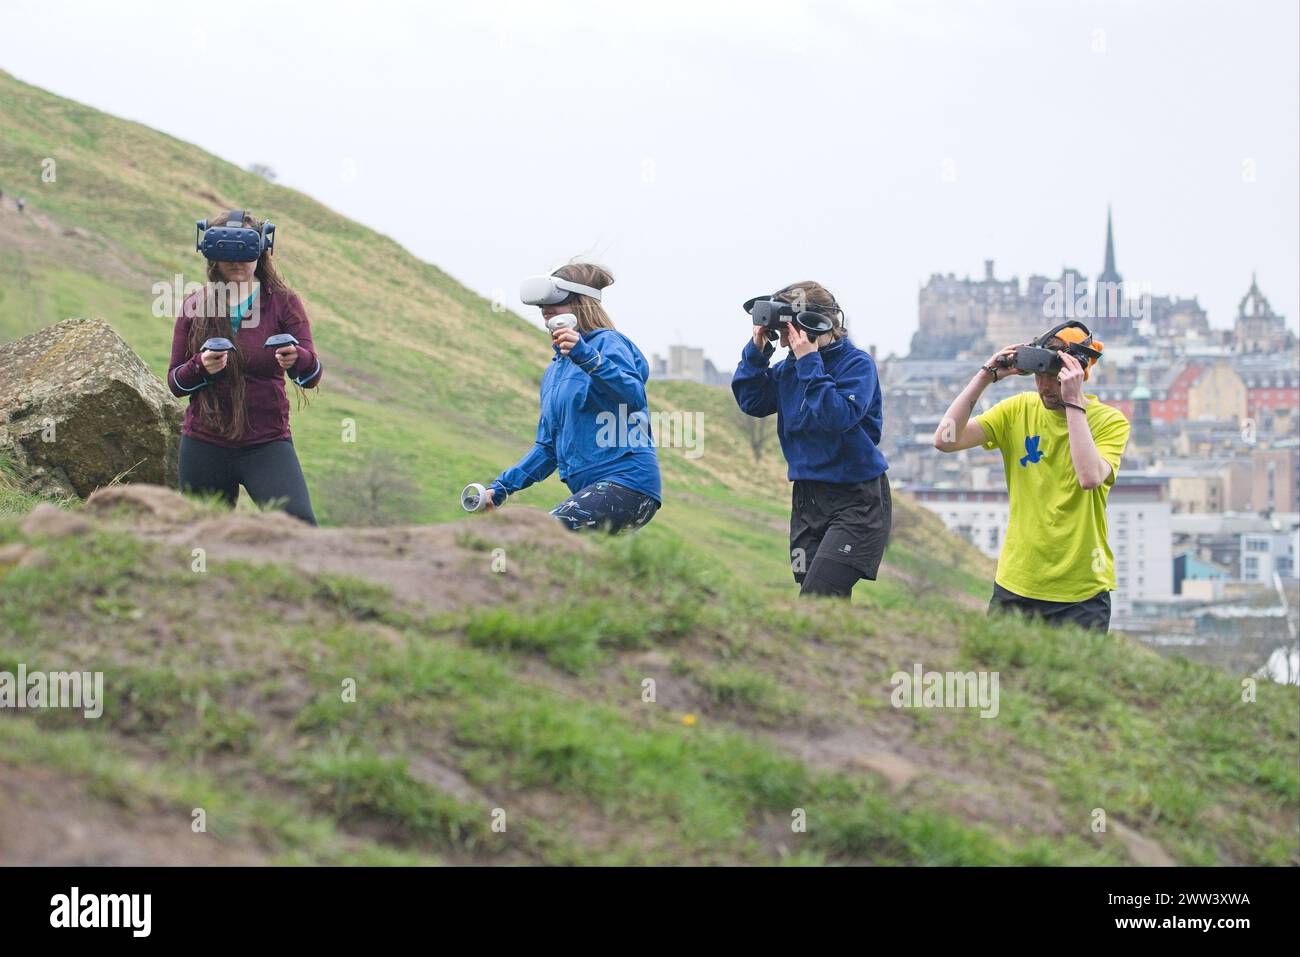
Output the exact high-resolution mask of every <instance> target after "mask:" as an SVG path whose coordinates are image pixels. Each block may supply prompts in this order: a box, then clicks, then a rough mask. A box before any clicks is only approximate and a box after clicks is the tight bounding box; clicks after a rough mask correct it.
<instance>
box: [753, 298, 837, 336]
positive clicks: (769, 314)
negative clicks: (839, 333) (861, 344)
mask: <svg viewBox="0 0 1300 957" xmlns="http://www.w3.org/2000/svg"><path fill="white" fill-rule="evenodd" d="M789 291H790V287H789V286H786V287H785V288H784V289H778V290H777V291H776V292H774V293H772V295H770V296H755V297H754V298H753V299H747V300H746V301H745V311H746V312H747V313H749V317H750V319H752V320H753V322H754V325H756V326H762V327H764V328H765V329H766V330H767V341H768V342H775V341H776V340H777V339H778V338H780V335H781V326H782V325H783V324H786V323H791V322H793V323H794V324H795V325H796V326H798V327H799V328H800V329H802V330H803V331H804V332H806V333H807V334H808V337H809V338H810V339H816V338H817V337H818V336H820V335H823V334H825V333H827V332H830V331H831V330H832V329H833V328H835V315H836V314H837V313H838V314H839V317H840V321H841V322H843V320H844V310H843V309H841V308H840V304H839V303H838V302H835V300H834V297H832V298H831V305H829V306H821V305H817V304H815V303H807V302H800V303H792V302H785V301H784V300H781V299H778V298H777V297H778V296H782V295H784V294H785V293H787V292H789Z"/></svg>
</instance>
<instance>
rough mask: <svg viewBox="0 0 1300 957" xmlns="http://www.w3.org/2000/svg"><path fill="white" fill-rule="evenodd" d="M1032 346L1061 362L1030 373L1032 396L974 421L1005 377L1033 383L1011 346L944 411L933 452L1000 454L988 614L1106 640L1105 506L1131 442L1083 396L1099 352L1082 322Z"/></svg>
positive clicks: (1125, 430)
mask: <svg viewBox="0 0 1300 957" xmlns="http://www.w3.org/2000/svg"><path fill="white" fill-rule="evenodd" d="M1035 346H1038V347H1041V349H1047V350H1051V351H1054V352H1056V354H1057V356H1059V362H1058V361H1057V360H1052V362H1051V365H1050V366H1049V367H1048V368H1047V369H1045V370H1036V371H1035V372H1034V379H1035V382H1036V384H1037V386H1038V391H1037V393H1036V394H1035V393H1033V392H1022V393H1020V394H1019V395H1013V396H1011V397H1010V398H1007V399H1003V400H1002V401H1001V402H999V403H998V404H997V405H995V406H994V407H993V408H991V409H989V411H987V412H985V413H984V414H983V415H980V416H977V417H976V418H975V419H974V421H971V419H970V416H971V413H973V412H974V410H975V403H976V401H977V400H978V399H979V397H980V395H981V394H982V393H983V392H984V389H985V388H987V387H988V385H989V384H990V383H992V382H996V381H997V380H998V379H999V378H1001V377H1003V376H1005V375H1008V374H1011V373H1018V374H1021V375H1027V374H1029V373H1028V372H1025V371H1023V370H1020V369H1017V368H1015V362H1016V358H1017V353H1018V350H1020V349H1021V347H1020V346H1007V347H1006V348H1004V349H1001V350H999V351H998V352H996V353H995V354H994V355H993V357H992V358H990V359H989V361H988V363H987V364H986V365H985V366H983V367H982V368H981V369H980V370H979V372H977V373H976V374H975V376H974V378H972V379H971V381H970V383H969V384H968V385H967V386H966V388H965V389H963V390H962V393H961V394H960V395H959V396H958V397H957V399H956V400H955V401H954V402H953V404H952V405H951V406H950V407H949V408H948V412H947V414H946V415H945V416H944V418H943V420H942V421H941V422H940V424H939V428H938V430H937V431H936V432H935V436H934V445H935V448H937V449H939V450H940V451H941V452H956V451H958V450H960V449H969V448H974V447H975V446H976V445H982V446H984V448H986V449H998V450H999V451H1001V453H1002V466H1003V469H1004V471H1005V472H1006V480H1007V493H1008V497H1009V499H1010V504H1011V520H1010V523H1009V524H1008V527H1007V534H1006V538H1005V540H1004V542H1003V545H1002V554H1001V556H1000V557H999V558H998V570H997V575H996V577H995V579H994V583H993V597H992V600H991V601H990V603H989V612H990V613H993V612H998V611H1019V612H1021V613H1023V614H1026V615H1030V616H1033V617H1037V618H1042V619H1044V620H1046V621H1048V622H1050V623H1054V624H1063V623H1066V622H1069V623H1072V624H1076V625H1079V626H1080V627H1083V628H1087V629H1091V630H1097V631H1106V630H1107V629H1108V628H1109V627H1110V592H1111V591H1113V590H1114V588H1115V563H1114V559H1113V557H1112V555H1111V552H1110V546H1109V545H1108V544H1107V541H1106V498H1107V496H1108V495H1109V494H1110V488H1111V486H1112V485H1113V484H1114V483H1115V474H1116V473H1117V472H1118V471H1119V463H1120V457H1121V456H1122V455H1123V453H1124V446H1125V445H1126V444H1127V443H1128V435H1129V423H1128V420H1127V419H1126V418H1124V414H1123V413H1122V412H1120V411H1119V410H1118V409H1115V408H1112V407H1110V406H1108V405H1103V404H1102V403H1101V402H1099V401H1098V400H1097V397H1096V396H1095V395H1084V393H1083V383H1084V381H1085V380H1086V379H1087V378H1088V369H1089V368H1090V367H1091V366H1092V365H1093V364H1094V363H1096V361H1097V359H1098V358H1100V357H1101V350H1102V348H1103V347H1102V344H1101V343H1100V342H1097V341H1095V340H1094V339H1093V338H1092V336H1091V335H1090V334H1089V333H1088V330H1087V328H1086V327H1084V326H1083V324H1082V323H1069V324H1066V325H1065V326H1058V327H1057V328H1055V329H1053V330H1051V331H1050V332H1049V333H1047V334H1046V335H1044V336H1042V337H1040V339H1038V340H1037V341H1036V343H1035ZM1039 355H1040V356H1041V350H1040V352H1039ZM1028 358H1029V357H1028V356H1026V357H1025V358H1022V361H1027V359H1028ZM1058 370H1059V371H1058Z"/></svg>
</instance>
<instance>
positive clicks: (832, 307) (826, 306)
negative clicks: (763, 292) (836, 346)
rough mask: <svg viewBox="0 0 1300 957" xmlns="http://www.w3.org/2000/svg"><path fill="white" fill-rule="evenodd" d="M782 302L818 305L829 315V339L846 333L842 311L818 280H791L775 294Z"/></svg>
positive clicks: (841, 336)
mask: <svg viewBox="0 0 1300 957" xmlns="http://www.w3.org/2000/svg"><path fill="white" fill-rule="evenodd" d="M776 298H777V299H780V300H781V301H782V302H788V303H792V304H793V303H796V302H802V303H804V304H805V305H806V306H818V307H820V308H821V310H823V311H824V312H825V313H826V314H827V315H828V316H830V317H831V323H832V325H831V340H832V341H834V340H836V339H843V338H844V337H845V336H846V335H848V333H847V332H846V331H845V329H844V312H843V311H842V310H841V309H840V304H839V303H838V302H836V301H835V297H834V296H832V295H831V293H830V290H829V289H827V288H826V287H825V286H823V285H822V284H821V283H819V282H813V281H811V280H805V281H804V282H792V283H790V285H788V286H786V287H785V288H784V289H782V290H781V291H780V292H778V293H777V294H776Z"/></svg>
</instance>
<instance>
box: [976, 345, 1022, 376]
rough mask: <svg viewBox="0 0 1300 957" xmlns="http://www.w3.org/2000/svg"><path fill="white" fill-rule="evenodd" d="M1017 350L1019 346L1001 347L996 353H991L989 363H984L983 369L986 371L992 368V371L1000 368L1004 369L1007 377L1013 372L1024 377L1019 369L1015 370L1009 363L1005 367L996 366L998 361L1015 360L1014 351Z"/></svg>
mask: <svg viewBox="0 0 1300 957" xmlns="http://www.w3.org/2000/svg"><path fill="white" fill-rule="evenodd" d="M1019 348H1020V346H1003V347H1002V348H1001V349H999V350H998V351H997V352H995V353H993V355H991V356H989V361H988V362H986V363H984V368H986V369H988V368H994V369H1002V368H1005V369H1006V371H1007V374H1008V375H1010V374H1011V373H1013V372H1014V373H1016V374H1017V375H1024V373H1023V372H1021V371H1020V370H1019V369H1017V368H1016V367H1015V366H1014V365H1012V364H1011V362H1010V361H1008V362H1007V364H1006V366H1005V367H1004V366H1000V365H998V360H999V359H1006V360H1013V359H1015V357H1016V350H1017V349H1019ZM999 378H1001V376H999Z"/></svg>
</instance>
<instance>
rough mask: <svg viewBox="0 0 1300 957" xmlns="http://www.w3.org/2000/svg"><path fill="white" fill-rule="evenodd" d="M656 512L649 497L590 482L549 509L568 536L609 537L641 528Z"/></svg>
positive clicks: (613, 485) (611, 484) (654, 504)
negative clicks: (591, 532) (595, 534)
mask: <svg viewBox="0 0 1300 957" xmlns="http://www.w3.org/2000/svg"><path fill="white" fill-rule="evenodd" d="M657 511H659V503H658V502H656V501H655V500H654V499H652V498H651V497H650V496H649V495H643V494H642V493H640V492H634V491H632V489H630V488H627V487H625V486H622V485H616V484H615V483H613V482H593V483H591V484H590V485H588V486H586V487H585V488H580V489H578V491H576V492H574V493H573V494H572V495H570V496H569V497H568V498H566V499H565V500H564V501H563V502H561V503H560V504H559V505H557V506H555V508H553V509H551V514H552V515H553V516H555V517H556V518H558V519H559V520H560V521H561V522H563V523H564V524H565V525H567V526H568V528H569V531H571V532H581V531H585V530H587V529H598V530H601V531H608V532H610V533H611V534H612V533H614V532H621V531H625V530H628V531H630V530H634V529H638V528H640V527H641V526H642V525H645V524H646V523H647V522H649V521H650V519H652V518H654V515H655V512H657Z"/></svg>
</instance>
